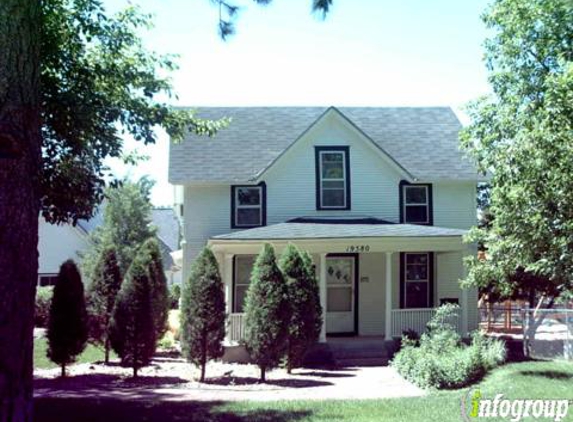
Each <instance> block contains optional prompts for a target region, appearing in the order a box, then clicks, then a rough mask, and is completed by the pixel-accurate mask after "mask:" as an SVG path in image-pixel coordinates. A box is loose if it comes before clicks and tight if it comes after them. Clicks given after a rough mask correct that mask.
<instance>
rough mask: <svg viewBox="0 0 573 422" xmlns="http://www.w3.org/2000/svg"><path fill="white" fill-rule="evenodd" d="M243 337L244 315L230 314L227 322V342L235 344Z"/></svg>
mask: <svg viewBox="0 0 573 422" xmlns="http://www.w3.org/2000/svg"><path fill="white" fill-rule="evenodd" d="M244 336H245V314H230V315H229V320H228V321H227V341H228V342H229V343H233V344H237V343H239V341H241V340H242V339H243V337H244Z"/></svg>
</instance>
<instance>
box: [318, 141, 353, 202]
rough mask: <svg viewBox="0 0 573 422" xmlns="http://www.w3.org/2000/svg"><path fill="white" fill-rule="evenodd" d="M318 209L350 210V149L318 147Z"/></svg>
mask: <svg viewBox="0 0 573 422" xmlns="http://www.w3.org/2000/svg"><path fill="white" fill-rule="evenodd" d="M315 155H316V157H315V158H316V209H318V210H349V209H350V160H349V151H348V147H316V149H315Z"/></svg>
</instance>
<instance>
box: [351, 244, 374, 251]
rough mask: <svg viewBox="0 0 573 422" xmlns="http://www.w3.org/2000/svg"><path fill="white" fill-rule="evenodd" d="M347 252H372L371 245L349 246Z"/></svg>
mask: <svg viewBox="0 0 573 422" xmlns="http://www.w3.org/2000/svg"><path fill="white" fill-rule="evenodd" d="M346 252H370V245H349V246H347V247H346Z"/></svg>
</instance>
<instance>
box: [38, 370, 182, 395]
mask: <svg viewBox="0 0 573 422" xmlns="http://www.w3.org/2000/svg"><path fill="white" fill-rule="evenodd" d="M187 382H189V381H188V380H186V379H183V378H179V377H158V376H139V377H137V378H131V377H129V378H126V377H125V376H121V375H110V374H86V375H77V376H68V377H65V378H61V377H58V378H40V379H36V380H35V381H34V388H35V389H49V390H73V391H82V390H87V389H97V388H99V389H103V390H104V391H105V390H108V389H111V388H113V389H123V388H134V387H136V388H137V387H142V388H148V387H151V388H155V387H161V386H173V385H176V384H184V383H187Z"/></svg>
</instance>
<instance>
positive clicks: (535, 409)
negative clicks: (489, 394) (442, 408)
mask: <svg viewBox="0 0 573 422" xmlns="http://www.w3.org/2000/svg"><path fill="white" fill-rule="evenodd" d="M461 407H462V409H461V410H462V419H463V420H464V421H466V422H474V421H476V420H479V419H481V418H484V419H486V418H497V419H498V420H499V419H500V418H501V419H508V420H510V421H512V422H519V421H521V420H522V419H523V418H534V419H545V420H553V421H555V422H560V421H561V420H563V418H565V417H566V416H567V412H568V411H569V400H535V399H511V400H510V399H504V398H503V394H496V395H495V397H494V398H493V399H487V398H485V397H483V396H482V393H481V391H480V390H477V389H476V390H469V391H468V393H467V394H466V395H465V396H463V397H462V404H461Z"/></svg>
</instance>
